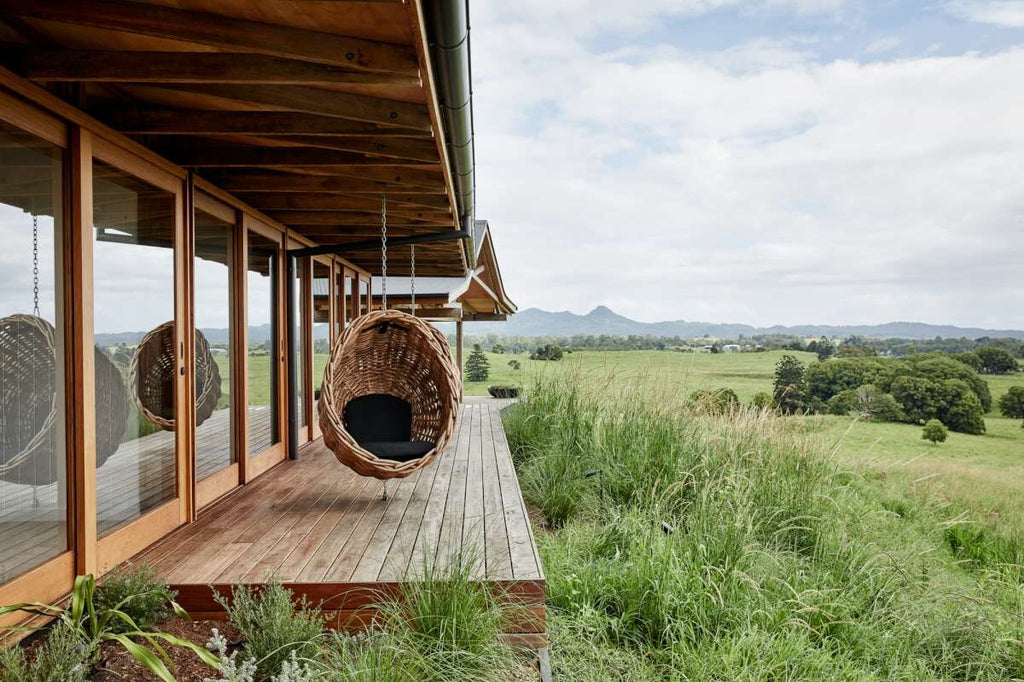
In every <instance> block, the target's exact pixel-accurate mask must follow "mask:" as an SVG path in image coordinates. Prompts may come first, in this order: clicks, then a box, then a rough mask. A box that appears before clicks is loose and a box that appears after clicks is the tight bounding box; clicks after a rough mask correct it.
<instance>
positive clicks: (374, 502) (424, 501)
mask: <svg viewBox="0 0 1024 682" xmlns="http://www.w3.org/2000/svg"><path fill="white" fill-rule="evenodd" d="M498 405H499V403H494V404H491V403H490V402H487V401H479V402H476V401H471V402H468V403H466V404H465V405H463V407H462V415H461V419H460V423H459V428H458V429H457V432H456V434H455V436H454V438H453V439H452V441H451V443H450V444H449V446H448V448H446V450H445V451H444V452H443V453H441V454H440V455H439V456H438V458H437V459H436V460H435V461H434V462H433V463H431V464H430V465H429V466H427V467H424V468H423V469H421V470H419V471H418V472H416V473H415V474H413V475H412V476H409V477H408V478H405V479H400V480H398V481H391V482H389V485H388V493H389V497H388V500H387V501H386V502H385V501H384V500H382V499H381V490H382V488H381V483H380V482H379V481H376V480H374V479H370V478H364V477H360V476H357V475H356V474H355V473H354V472H352V471H351V470H350V469H348V468H347V467H345V466H344V465H342V464H340V463H338V461H337V460H336V459H335V457H334V455H333V453H331V452H330V451H329V450H328V449H327V448H326V447H325V446H324V445H323V443H322V441H316V442H314V443H311V444H309V445H307V446H305V447H304V448H303V449H302V451H301V453H300V458H299V459H298V460H297V461H286V462H284V463H282V464H280V465H278V466H277V467H276V468H275V469H273V470H272V471H270V472H268V473H267V474H265V475H264V476H261V477H259V478H258V479H256V480H255V481H253V482H252V483H250V484H248V485H246V486H243V487H242V488H241V489H239V490H236V491H235V492H233V493H232V494H231V495H229V496H227V497H225V498H224V499H222V500H220V501H218V502H216V503H214V504H213V505H211V506H210V507H209V508H207V509H205V510H203V512H202V513H201V514H200V516H199V518H198V520H197V521H196V522H195V523H192V524H189V525H186V526H184V527H183V528H181V529H179V530H178V531H176V532H174V533H172V534H171V535H169V536H167V537H166V538H164V539H162V540H160V541H159V542H157V543H156V544H154V545H153V546H151V547H150V548H149V549H147V550H146V551H144V552H142V553H141V554H140V555H139V556H138V557H136V561H143V562H147V563H150V564H151V565H153V566H154V567H155V568H156V569H157V571H158V572H160V573H161V574H162V575H163V576H164V577H165V578H166V579H167V580H168V581H169V582H170V583H171V585H172V587H173V588H174V589H176V590H178V591H179V601H182V604H183V605H184V606H185V608H186V609H189V610H192V611H195V612H196V613H201V614H204V615H208V614H211V617H217V615H216V614H217V612H218V611H219V607H218V606H217V605H216V604H215V603H213V602H212V601H211V600H210V590H211V586H213V587H214V588H215V589H218V590H220V591H221V592H224V591H227V590H229V588H230V585H231V584H233V583H236V582H241V583H243V584H261V583H263V582H265V581H266V580H267V579H268V578H269V577H270V576H272V575H274V576H277V577H278V578H279V579H280V580H282V582H283V583H284V584H285V585H286V586H288V587H289V588H290V589H292V590H293V591H295V592H296V594H297V595H305V596H306V597H307V598H309V599H310V600H311V601H312V602H313V603H319V602H320V601H322V600H325V599H326V600H327V601H326V602H325V604H324V608H325V610H326V611H327V612H329V613H328V615H329V616H330V617H331V618H332V619H337V621H338V622H339V623H348V624H349V625H351V626H355V624H357V623H365V622H369V621H368V620H367V618H368V617H369V616H367V614H366V613H365V612H360V609H366V608H371V607H372V606H373V605H374V604H375V603H377V602H379V601H380V599H381V596H382V595H386V594H397V593H398V592H396V591H399V590H400V589H401V584H402V582H404V581H406V580H415V579H417V577H418V576H419V575H420V574H421V573H422V571H423V570H424V568H426V569H428V570H429V569H431V568H436V569H437V571H438V572H439V574H441V575H443V572H444V570H445V569H446V568H447V567H449V566H450V563H451V561H452V559H453V557H457V556H460V555H463V558H464V559H465V558H471V559H473V560H475V563H474V566H473V571H474V573H473V577H474V579H477V580H480V581H482V582H485V583H487V584H490V585H494V588H495V589H496V590H499V591H500V593H501V594H504V595H506V596H507V598H509V599H513V600H516V601H517V602H519V603H521V604H522V605H523V606H524V607H526V613H528V615H529V618H524V622H523V623H517V624H516V625H515V626H514V627H513V628H512V630H510V631H509V632H510V636H515V637H521V638H525V639H523V640H522V641H531V642H536V641H539V640H538V639H537V638H543V637H544V634H543V632H544V628H543V619H544V582H543V573H542V571H541V569H540V561H539V558H538V555H537V548H536V544H535V543H534V539H533V534H532V531H531V529H530V523H529V519H528V517H527V514H526V507H525V505H524V503H523V499H522V495H521V493H520V490H519V483H518V480H517V478H516V474H515V469H514V467H513V465H512V459H511V456H510V454H509V450H508V445H507V442H506V441H505V438H504V430H503V429H502V425H501V418H500V414H499V411H498ZM221 615H222V614H221ZM346 627H348V626H346Z"/></svg>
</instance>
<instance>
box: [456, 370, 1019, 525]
mask: <svg viewBox="0 0 1024 682" xmlns="http://www.w3.org/2000/svg"><path fill="white" fill-rule="evenodd" d="M785 354H787V353H786V352H784V351H773V352H767V353H725V354H719V355H713V354H710V353H678V352H672V351H607V352H605V351H580V352H574V353H571V354H567V355H566V356H565V358H564V359H563V360H561V361H559V362H544V361H533V360H530V359H529V357H528V356H527V355H508V354H504V355H495V354H492V353H488V354H487V359H488V361H489V363H490V369H491V374H490V378H489V379H488V381H486V382H470V383H467V384H466V394H467V395H486V393H487V387H488V386H490V385H513V386H521V387H523V388H529V387H530V386H531V385H533V384H534V383H535V382H536V381H537V379H538V378H544V377H550V378H553V379H556V380H557V379H558V378H559V377H563V376H564V377H572V379H573V380H574V381H578V380H579V379H580V378H581V377H582V378H583V379H584V380H585V381H587V382H588V383H597V384H601V385H602V386H603V387H604V389H605V390H607V391H608V392H610V393H619V392H622V391H625V390H629V389H630V388H632V387H634V386H638V385H642V386H643V387H644V389H643V390H644V391H646V392H650V393H653V394H655V395H657V396H659V397H661V398H662V399H663V400H669V401H670V400H674V399H678V398H680V397H683V398H685V397H686V396H688V395H689V394H690V393H692V392H693V391H695V390H697V389H701V388H722V387H728V388H731V389H733V390H734V391H736V394H737V395H738V396H739V398H740V400H741V401H743V402H749V401H750V399H751V398H752V397H753V395H754V394H755V393H757V392H759V391H767V392H771V390H772V374H773V371H774V368H775V364H776V363H777V362H778V361H779V359H780V358H781V357H782V356H783V355H785ZM789 354H791V355H795V356H797V357H798V358H799V359H800V360H802V361H803V362H805V363H810V362H815V361H816V360H817V358H816V356H815V355H813V354H811V353H789ZM512 359H515V360H518V361H519V363H520V366H521V369H519V370H513V369H512V368H511V367H509V366H508V361H509V360H512ZM985 379H986V381H988V383H989V387H990V389H991V391H992V398H993V403H997V402H998V400H999V398H1000V397H1001V396H1002V395H1003V394H1005V393H1006V391H1007V390H1008V389H1009V388H1010V386H1014V385H1024V374H1016V375H1003V376H987V377H985ZM787 421H788V423H789V425H790V428H793V429H795V430H798V431H803V432H808V433H815V434H819V435H821V436H822V437H823V438H824V439H825V440H826V441H827V442H829V443H830V444H832V447H833V448H834V451H835V454H836V456H837V458H838V459H839V460H840V461H841V462H846V463H851V464H864V465H866V466H868V467H870V468H871V469H872V470H874V471H877V472H880V473H882V474H883V475H884V481H885V485H887V486H890V487H893V488H894V489H897V488H898V489H906V490H912V491H915V492H917V493H926V494H929V495H937V496H939V497H940V498H941V499H944V500H946V501H947V502H948V503H950V504H953V505H956V506H958V507H961V508H963V509H964V510H968V511H969V512H970V513H971V515H972V516H974V517H976V518H978V519H984V520H986V521H988V522H991V523H994V524H996V525H999V526H1007V527H1017V528H1024V429H1022V428H1021V422H1020V421H1017V420H1011V419H1005V418H1003V417H1001V416H999V415H998V411H997V410H995V411H993V412H991V413H989V414H988V415H986V418H985V422H986V427H987V433H986V434H985V435H983V436H968V435H964V434H960V433H951V434H950V436H949V440H947V441H946V442H945V443H942V444H940V445H931V444H930V443H928V442H927V441H924V440H922V439H921V429H920V427H917V426H914V425H911V424H882V423H873V422H865V421H859V420H855V419H853V418H849V417H832V416H817V417H798V418H792V419H789V420H787Z"/></svg>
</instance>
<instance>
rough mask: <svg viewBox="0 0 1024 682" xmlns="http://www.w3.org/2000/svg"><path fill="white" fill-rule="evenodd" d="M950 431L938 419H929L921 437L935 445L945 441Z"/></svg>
mask: <svg viewBox="0 0 1024 682" xmlns="http://www.w3.org/2000/svg"><path fill="white" fill-rule="evenodd" d="M948 435H949V431H948V430H947V429H946V427H945V426H944V425H943V423H942V422H940V421H939V420H938V419H929V420H928V422H927V423H926V424H925V425H924V429H923V430H922V432H921V438H922V439H924V440H927V441H931V443H932V444H933V445H937V444H939V443H945V442H946V437H947V436H948Z"/></svg>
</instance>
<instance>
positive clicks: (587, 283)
mask: <svg viewBox="0 0 1024 682" xmlns="http://www.w3.org/2000/svg"><path fill="white" fill-rule="evenodd" d="M471 23H472V50H473V52H472V58H473V82H474V94H473V101H474V118H475V130H476V161H477V176H476V177H477V217H478V218H483V219H487V220H489V221H490V223H491V228H492V233H493V236H494V240H495V245H496V249H497V255H498V259H499V261H500V264H501V268H502V274H503V278H504V281H505V285H506V289H507V290H508V292H509V294H510V296H511V298H512V299H513V300H514V301H515V302H516V303H517V304H518V305H519V306H520V308H526V307H533V306H536V307H541V308H545V309H547V310H571V311H574V312H578V313H583V312H586V311H588V310H590V309H591V308H593V307H594V306H597V305H602V304H604V305H608V306H610V307H611V308H612V309H613V310H615V311H616V312H619V313H622V314H624V315H627V316H630V317H633V318H634V319H638V320H643V321H657V320H666V319H686V320H701V321H711V322H744V323H749V324H755V325H771V324H802V323H829V324H871V323H882V322H888V321H895V320H912V321H922V322H931V323H948V324H959V325H964V326H968V325H969V326H980V327H988V328H1016V329H1024V239H1022V237H1024V0H878V1H870V0H633V1H632V2H628V3H623V2H614V1H612V0H558V2H553V1H551V0H519V1H517V2H507V1H506V0H473V1H472V2H471Z"/></svg>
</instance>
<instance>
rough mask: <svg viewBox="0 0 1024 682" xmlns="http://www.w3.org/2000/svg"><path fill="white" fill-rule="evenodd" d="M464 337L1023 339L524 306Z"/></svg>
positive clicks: (1017, 333)
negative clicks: (660, 318)
mask: <svg viewBox="0 0 1024 682" xmlns="http://www.w3.org/2000/svg"><path fill="white" fill-rule="evenodd" d="M466 332H467V333H469V334H490V333H494V334H498V335H499V336H576V335H578V334H583V335H598V334H609V335H615V336H629V335H636V336H679V337H682V338H688V339H689V338H697V337H701V336H704V335H705V334H707V335H709V336H712V337H715V338H732V339H734V338H736V337H738V336H739V335H740V334H743V335H744V336H753V335H754V334H793V335H796V336H806V337H811V336H822V335H824V336H832V337H847V336H864V337H868V338H901V339H933V338H935V337H936V336H941V337H943V338H961V337H966V338H970V339H975V338H979V337H982V336H993V337H997V336H998V337H1012V338H1016V339H1024V331H1022V330H1018V329H978V328H974V327H956V326H953V325H935V324H925V323H923V322H888V323H886V324H877V325H797V326H793V327H785V326H782V325H776V326H773V327H754V326H751V325H749V324H731V323H714V322H690V321H687V320H672V321H666V322H637V321H636V320H631V319H629V318H628V317H625V316H623V315H619V314H618V313H616V312H615V311H613V310H611V309H610V308H608V307H607V306H603V305H602V306H598V307H596V308H594V309H593V310H591V311H590V312H589V313H587V314H586V315H577V314H576V313H571V312H568V311H564V310H563V311H561V312H549V311H547V310H541V309H540V308H527V309H525V310H522V311H520V312H518V313H516V314H515V315H513V316H512V317H510V318H509V319H508V321H506V322H474V323H473V324H470V325H468V326H467V327H466Z"/></svg>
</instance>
